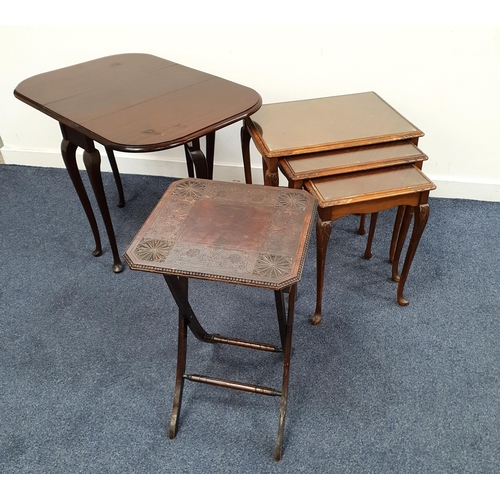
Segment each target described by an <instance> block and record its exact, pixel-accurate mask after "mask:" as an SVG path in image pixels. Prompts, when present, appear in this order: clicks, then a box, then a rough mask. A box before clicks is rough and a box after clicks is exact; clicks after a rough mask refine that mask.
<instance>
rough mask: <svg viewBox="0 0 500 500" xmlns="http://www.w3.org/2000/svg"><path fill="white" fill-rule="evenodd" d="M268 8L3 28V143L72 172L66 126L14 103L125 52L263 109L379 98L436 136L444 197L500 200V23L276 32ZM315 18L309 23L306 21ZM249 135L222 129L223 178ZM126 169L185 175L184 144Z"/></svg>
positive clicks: (430, 147)
mask: <svg viewBox="0 0 500 500" xmlns="http://www.w3.org/2000/svg"><path fill="white" fill-rule="evenodd" d="M207 4H211V5H213V3H212V2H207ZM271 4H272V2H271V3H269V4H268V5H271ZM148 5H149V4H148ZM152 5H155V4H154V3H153V4H152ZM190 5H191V4H190ZM231 5H232V6H234V7H232V8H233V10H234V8H235V7H236V5H239V7H238V8H239V9H240V11H239V12H240V13H241V16H243V15H244V11H245V9H249V10H252V9H255V2H253V3H252V2H251V3H249V4H248V6H247V7H242V6H241V4H239V3H238V2H229V3H228V4H227V8H228V9H229V8H231ZM263 5H266V4H263ZM272 5H274V4H272ZM308 5H310V4H309V3H307V4H306V7H307V6H308ZM323 5H325V4H323ZM414 8H415V9H418V8H419V7H418V5H416V6H415V7H414ZM269 9H270V8H268V9H267V10H265V9H264V7H262V10H261V11H260V14H259V15H260V16H261V18H260V21H259V20H255V19H253V22H247V21H244V22H240V23H239V24H231V22H227V21H225V22H224V23H222V24H216V22H217V20H213V19H212V21H211V22H210V23H206V22H204V18H203V16H200V15H199V14H200V12H198V15H197V14H194V23H195V24H194V25H193V26H190V27H189V26H186V25H178V24H175V23H173V22H172V21H170V24H169V25H157V24H150V25H145V24H140V23H139V24H135V25H129V26H124V25H114V26H112V25H84V24H82V25H74V26H64V25H61V24H57V25H54V26H49V25H38V26H36V25H16V24H10V25H6V26H1V27H0V47H2V59H1V78H0V136H1V137H2V139H3V142H4V148H3V149H2V150H1V152H2V154H3V157H4V160H5V163H17V164H25V165H41V166H62V160H61V158H60V155H59V144H60V140H61V138H60V132H59V128H58V124H57V123H56V122H55V121H54V120H52V119H51V118H49V117H47V116H45V115H43V114H42V113H40V112H38V111H36V110H34V109H33V108H31V107H29V106H27V105H26V104H24V103H22V102H20V101H18V100H17V99H15V98H14V97H13V90H14V88H15V87H16V85H17V84H18V83H19V82H20V81H21V80H23V79H25V78H27V77H29V76H32V75H35V74H37V73H40V72H44V71H49V70H52V69H57V68H60V67H63V66H66V65H70V64H76V63H79V62H83V61H85V60H89V59H93V58H97V57H102V56H106V55H110V54H114V53H123V52H146V53H151V54H154V55H157V56H160V57H163V58H166V59H170V60H173V61H176V62H178V63H181V64H184V65H187V66H191V67H194V68H196V69H200V70H203V71H206V72H209V73H213V74H216V75H218V76H221V77H224V78H227V79H229V80H232V81H235V82H238V83H240V84H243V85H247V86H249V87H252V88H254V89H255V90H257V91H258V92H259V93H260V94H261V95H262V98H263V102H264V103H271V102H279V101H287V100H295V99H306V98H314V97H323V96H328V95H340V94H348V93H355V92H364V91H370V90H373V91H375V92H377V93H378V94H379V95H380V96H381V97H383V98H384V99H385V100H386V101H388V102H389V103H390V104H391V105H392V106H393V107H395V108H396V109H397V110H398V111H399V112H401V113H402V114H403V115H404V116H405V117H406V118H408V119H409V120H410V121H412V122H413V123H414V124H415V125H416V126H417V127H419V128H421V129H422V130H423V131H424V132H425V134H426V135H425V137H423V138H422V139H421V140H420V143H419V144H420V147H421V149H423V151H424V152H425V153H426V154H427V155H428V156H429V160H428V161H427V162H426V163H425V164H424V171H425V172H426V173H427V175H428V176H429V177H430V178H431V179H432V180H434V181H435V182H436V184H437V185H438V190H437V191H435V192H434V195H435V196H441V197H460V198H471V199H481V200H492V201H500V160H499V159H498V156H497V155H496V154H495V152H496V149H497V147H498V144H499V140H498V138H499V135H500V125H499V118H500V92H499V89H500V26H498V25H485V24H484V23H483V24H482V25H480V24H479V23H477V24H476V25H472V26H466V25H464V23H463V21H460V22H458V23H457V24H455V25H448V26H443V25H435V24H434V25H432V24H427V25H425V24H420V25H412V24H411V23H410V22H404V19H403V20H401V19H399V20H398V19H396V21H395V22H392V23H391V24H388V25H385V26H383V25H375V24H370V23H369V22H368V21H367V20H366V19H365V21H364V22H365V23H367V24H365V25H360V24H355V25H340V24H328V20H326V15H325V16H324V17H323V19H319V20H317V24H315V25H313V24H311V23H309V24H308V23H307V22H304V24H296V25H291V24H290V23H289V22H288V19H285V20H284V21H283V20H281V21H279V18H278V17H273V18H272V19H273V20H275V19H276V20H278V22H281V24H277V23H273V22H271V21H269V19H271V18H270V17H266V16H265V13H269V12H270V10H269ZM311 9H312V7H311ZM163 10H165V9H163ZM193 10H194V11H196V6H195V7H194V9H191V11H193ZM153 11H154V9H153ZM312 11H313V10H309V11H307V12H308V13H309V14H308V15H310V14H311V12H312ZM273 12H274V11H272V9H271V13H273ZM330 14H332V13H330ZM35 15H36V13H34V14H33V16H35ZM106 15H107V11H104V12H103V15H102V16H100V17H99V18H100V19H101V20H103V22H104V21H106V19H109V18H106ZM131 15H132V16H133V15H134V14H133V13H132V14H131ZM155 15H156V14H155ZM157 15H158V16H160V12H158V14H157ZM166 15H167V13H166V12H163V11H162V12H161V16H166ZM178 15H179V17H177V18H176V19H177V20H181V21H182V22H184V23H185V22H187V17H186V16H188V14H187V13H186V15H185V16H184V17H181V16H180V13H179V14H178ZM408 15H409V16H410V19H411V14H408ZM33 16H32V17H33ZM21 19H24V18H21ZM238 19H239V18H238ZM297 19H300V16H299V17H296V18H295V20H294V21H296V20H297ZM304 19H305V20H306V21H308V20H309V21H310V19H309V18H308V17H307V15H305V17H304ZM332 19H333V17H332ZM419 19H420V21H422V19H421V17H420V18H419ZM452 20H453V19H452ZM129 21H133V19H129ZM6 47H8V50H6ZM239 128H240V127H239V125H233V126H231V127H228V128H227V129H224V130H223V131H221V132H219V133H218V136H217V143H216V157H215V163H216V169H215V171H216V173H215V177H216V178H223V179H227V180H232V179H238V180H243V170H242V160H241V152H240V147H239ZM118 162H119V166H120V170H121V171H123V172H140V173H149V174H153V175H172V176H184V175H185V166H184V155H183V151H182V149H180V148H178V149H175V150H170V151H165V152H160V153H154V154H147V155H118ZM252 165H253V166H254V169H255V170H254V177H255V178H256V181H257V182H262V174H261V169H260V158H259V156H258V154H257V151H256V150H255V149H254V150H253V154H252ZM103 167H104V169H106V168H107V162H106V161H105V160H104V162H103Z"/></svg>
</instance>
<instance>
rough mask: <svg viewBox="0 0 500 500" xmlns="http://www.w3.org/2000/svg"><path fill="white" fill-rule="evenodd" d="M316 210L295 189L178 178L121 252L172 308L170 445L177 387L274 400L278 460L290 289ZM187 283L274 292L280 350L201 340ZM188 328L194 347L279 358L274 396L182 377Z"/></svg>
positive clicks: (267, 390) (263, 389)
mask: <svg viewBox="0 0 500 500" xmlns="http://www.w3.org/2000/svg"><path fill="white" fill-rule="evenodd" d="M316 206H317V204H316V200H315V199H314V198H313V197H312V196H311V195H310V194H309V193H307V192H306V191H303V190H302V191H298V190H289V189H283V188H276V187H265V186H255V185H249V184H238V183H228V182H217V181H212V180H201V179H184V180H181V181H176V182H174V183H172V184H171V185H170V187H169V188H168V190H167V191H166V193H165V194H164V196H163V197H162V199H161V200H160V202H159V203H158V205H157V206H156V208H155V209H154V210H153V212H152V213H151V215H150V216H149V218H148V219H147V221H146V222H145V224H144V225H143V227H142V228H141V230H140V231H139V232H138V233H137V235H136V236H135V238H134V240H133V241H132V243H131V244H130V246H129V248H128V249H127V251H126V253H125V260H126V261H127V263H128V264H129V266H130V268H131V269H133V270H139V271H146V272H153V273H159V274H162V275H163V276H164V278H165V281H166V283H167V285H168V287H169V289H170V291H171V293H172V296H173V298H174V300H175V301H176V304H177V306H178V308H179V321H178V347H177V349H178V351H177V352H178V355H177V368H176V383H175V390H174V401H173V409H172V417H171V420H170V426H169V431H168V435H169V437H170V438H171V439H173V438H174V437H175V436H176V433H177V428H178V422H179V413H180V409H181V402H182V392H183V387H184V381H185V380H190V381H193V382H199V383H203V384H211V385H216V386H219V387H225V388H228V389H237V390H241V391H246V392H252V393H256V394H262V395H267V396H278V397H279V398H280V409H279V422H278V436H277V439H276V445H275V451H274V458H275V459H276V460H280V459H281V456H282V447H283V433H284V425H285V416H286V406H287V397H288V381H289V371H290V357H291V346H292V329H293V318H294V304H295V299H296V289H297V283H298V281H299V280H300V277H301V273H302V268H303V265H304V259H305V255H306V249H307V244H308V241H309V236H310V232H311V228H312V225H313V220H314V215H315V211H316ZM187 278H199V279H206V280H212V281H220V282H225V283H237V284H241V285H248V286H254V287H260V288H267V289H271V290H274V295H275V302H276V310H277V316H278V325H279V336H280V345H274V344H268V343H263V342H255V341H250V340H244V339H240V338H235V337H226V336H222V335H219V334H209V333H207V332H206V331H205V330H204V329H203V327H202V326H201V324H200V322H199V321H198V319H197V317H196V315H195V313H194V311H193V309H192V307H191V305H190V303H189V299H188V279H187ZM285 293H286V296H288V300H287V299H286V296H285ZM286 302H288V308H287V307H286ZM188 327H189V329H190V330H191V331H192V333H193V334H194V336H195V337H196V338H197V339H198V340H200V341H202V342H207V343H219V344H225V345H232V346H237V347H244V348H250V349H257V350H260V351H264V352H271V353H272V352H274V353H282V354H283V378H282V386H281V389H273V388H271V387H267V386H262V385H255V384H251V383H246V382H238V381H234V380H225V379H220V378H216V377H212V376H209V375H200V374H196V373H194V374H190V373H186V349H187V328H188Z"/></svg>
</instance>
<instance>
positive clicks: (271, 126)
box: [245, 92, 424, 158]
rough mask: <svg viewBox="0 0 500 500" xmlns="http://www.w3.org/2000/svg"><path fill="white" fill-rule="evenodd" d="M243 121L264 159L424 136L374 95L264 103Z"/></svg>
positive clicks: (372, 93) (349, 95)
mask: <svg viewBox="0 0 500 500" xmlns="http://www.w3.org/2000/svg"><path fill="white" fill-rule="evenodd" d="M245 121H246V124H247V127H248V129H249V131H250V134H251V135H252V137H253V139H254V143H255V146H256V147H257V149H258V150H259V152H260V153H261V154H262V155H263V156H265V157H268V158H276V157H283V156H291V155H297V154H304V153H312V152H319V151H329V150H334V149H341V148H350V147H356V146H366V145H369V144H377V143H381V142H389V141H395V140H402V139H411V138H415V137H421V136H423V135H424V133H423V132H422V131H421V130H419V129H418V128H417V127H415V125H413V124H412V123H410V122H409V121H408V120H407V119H406V118H404V117H403V116H402V115H401V114H399V113H398V112H397V111H396V110H395V109H394V108H393V107H392V106H390V105H389V104H387V103H386V102H385V101H384V100H383V99H382V98H381V97H379V96H378V95H377V94H376V93H375V92H364V93H359V94H348V95H341V96H333V97H323V98H318V99H306V100H301V101H290V102H281V103H274V104H265V105H263V106H262V107H261V108H260V110H259V111H258V112H256V113H255V114H253V115H252V117H249V118H247V119H246V120H245Z"/></svg>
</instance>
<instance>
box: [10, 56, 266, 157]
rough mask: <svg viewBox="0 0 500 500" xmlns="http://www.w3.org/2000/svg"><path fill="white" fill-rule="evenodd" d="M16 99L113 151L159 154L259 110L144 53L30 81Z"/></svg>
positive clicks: (215, 81) (218, 84)
mask: <svg viewBox="0 0 500 500" xmlns="http://www.w3.org/2000/svg"><path fill="white" fill-rule="evenodd" d="M14 95H15V96H16V97H17V98H18V99H20V100H21V101H23V102H25V103H27V104H29V105H31V106H33V107H34V108H36V109H38V110H40V111H42V112H43V113H45V114H47V115H49V116H51V117H52V118H55V119H56V120H58V121H59V122H61V123H63V124H65V125H68V126H69V127H71V128H74V129H76V130H79V131H80V132H82V133H83V134H84V135H86V136H87V137H89V138H91V139H94V140H96V141H97V142H99V143H101V144H103V145H105V146H109V147H111V148H112V149H115V150H118V151H129V152H141V151H158V150H162V149H167V148H170V147H174V146H178V145H180V144H184V143H186V142H188V141H190V140H192V139H194V138H197V137H201V136H203V135H206V134H207V133H209V132H212V131H214V130H217V129H219V128H221V127H224V126H226V125H229V124H231V123H234V122H236V121H238V120H240V119H242V118H243V117H245V116H248V115H250V114H251V113H253V112H255V111H257V110H258V109H259V108H260V106H261V104H262V99H261V97H260V95H259V94H258V93H257V92H255V91H254V90H252V89H250V88H248V87H245V86H243V85H239V84H237V83H233V82H230V81H228V80H225V79H223V78H219V77H217V76H214V75H210V74H208V73H204V72H202V71H197V70H195V69H191V68H188V67H186V66H182V65H180V64H177V63H175V62H172V61H168V60H166V59H162V58H160V57H156V56H153V55H149V54H119V55H113V56H108V57H103V58H100V59H95V60H92V61H88V62H84V63H81V64H76V65H74V66H69V67H66V68H62V69H57V70H55V71H50V72H48V73H43V74H40V75H36V76H33V77H31V78H28V79H27V80H24V81H23V82H21V83H20V84H19V85H18V86H17V87H16V89H15V91H14Z"/></svg>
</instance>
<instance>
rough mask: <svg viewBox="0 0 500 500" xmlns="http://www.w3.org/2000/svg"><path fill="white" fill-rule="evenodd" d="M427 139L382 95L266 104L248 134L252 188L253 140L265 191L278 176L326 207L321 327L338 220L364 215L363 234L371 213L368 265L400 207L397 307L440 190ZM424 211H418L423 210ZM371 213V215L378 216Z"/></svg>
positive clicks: (393, 252)
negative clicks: (432, 196)
mask: <svg viewBox="0 0 500 500" xmlns="http://www.w3.org/2000/svg"><path fill="white" fill-rule="evenodd" d="M423 135H424V134H423V132H422V131H421V130H420V129H419V128H417V127H416V126H415V125H413V124H412V123H411V122H410V121H409V120H407V119H406V118H405V117H403V116H402V115H401V114H400V113H399V112H397V111H396V110H395V109H394V108H393V107H392V106H390V105H389V104H388V103H387V102H386V101H384V100H383V99H382V98H381V97H380V96H378V95H377V94H376V93H375V92H364V93H359V94H349V95H341V96H333V97H324V98H319V99H306V100H302V101H291V102H282V103H274V104H266V105H264V106H262V107H261V109H260V110H259V111H257V112H256V113H255V114H254V115H252V116H251V117H247V118H245V121H244V125H243V127H242V129H241V145H242V152H243V159H244V168H245V178H246V180H247V182H252V176H251V171H250V148H249V146H250V139H252V140H253V142H254V144H255V146H256V148H257V150H258V151H259V153H260V154H261V155H262V166H263V175H264V184H265V185H268V186H275V185H278V180H279V179H278V169H279V170H281V172H282V173H283V174H284V175H285V177H286V179H287V180H288V186H289V187H290V188H294V189H302V188H305V189H306V190H308V191H309V192H311V193H312V194H313V195H314V196H315V197H316V199H317V200H318V207H319V208H318V211H319V217H318V222H317V229H316V241H317V290H316V294H317V302H316V311H315V313H314V315H313V316H312V319H311V320H312V322H313V324H315V325H317V324H319V323H320V322H321V304H322V289H323V279H324V268H325V256H326V249H327V245H328V240H329V236H330V233H331V223H332V221H334V220H336V219H338V218H339V217H342V216H344V215H348V214H359V215H361V221H360V226H359V230H358V232H359V233H360V234H364V232H365V230H364V219H365V215H366V214H367V213H371V218H370V231H369V236H368V240H367V245H366V250H365V258H370V257H371V244H372V240H373V234H374V231H375V225H376V221H377V215H378V211H380V210H385V209H387V208H392V207H396V206H397V207H398V211H397V216H396V220H395V224H394V230H393V234H392V240H391V244H390V250H389V260H390V262H391V263H392V278H393V280H394V281H398V282H399V284H398V291H397V302H398V304H399V305H406V304H407V303H408V301H407V300H406V299H405V298H404V296H403V288H404V284H405V282H406V277H407V275H408V271H409V268H410V265H411V262H412V260H413V256H414V254H415V251H416V248H417V245H418V242H419V239H420V236H421V234H422V232H423V229H424V227H425V224H426V222H427V218H428V214H429V206H428V204H427V200H428V196H429V192H430V191H431V190H432V189H435V187H436V186H435V185H434V184H433V183H432V182H431V181H430V180H429V179H428V178H427V177H426V176H425V175H423V174H422V172H421V170H422V165H423V162H424V161H425V160H427V155H425V153H423V152H422V151H421V150H420V149H419V148H418V147H417V145H418V139H419V137H422V136H423ZM415 209H416V210H415ZM370 210H371V212H370ZM412 215H414V229H413V231H412V237H411V241H410V245H409V248H408V251H407V256H406V259H405V264H404V266H403V271H402V273H401V275H400V274H399V271H398V266H399V258H400V253H401V249H402V247H403V244H404V239H405V237H406V235H407V232H408V229H409V226H410V222H411V217H412Z"/></svg>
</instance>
